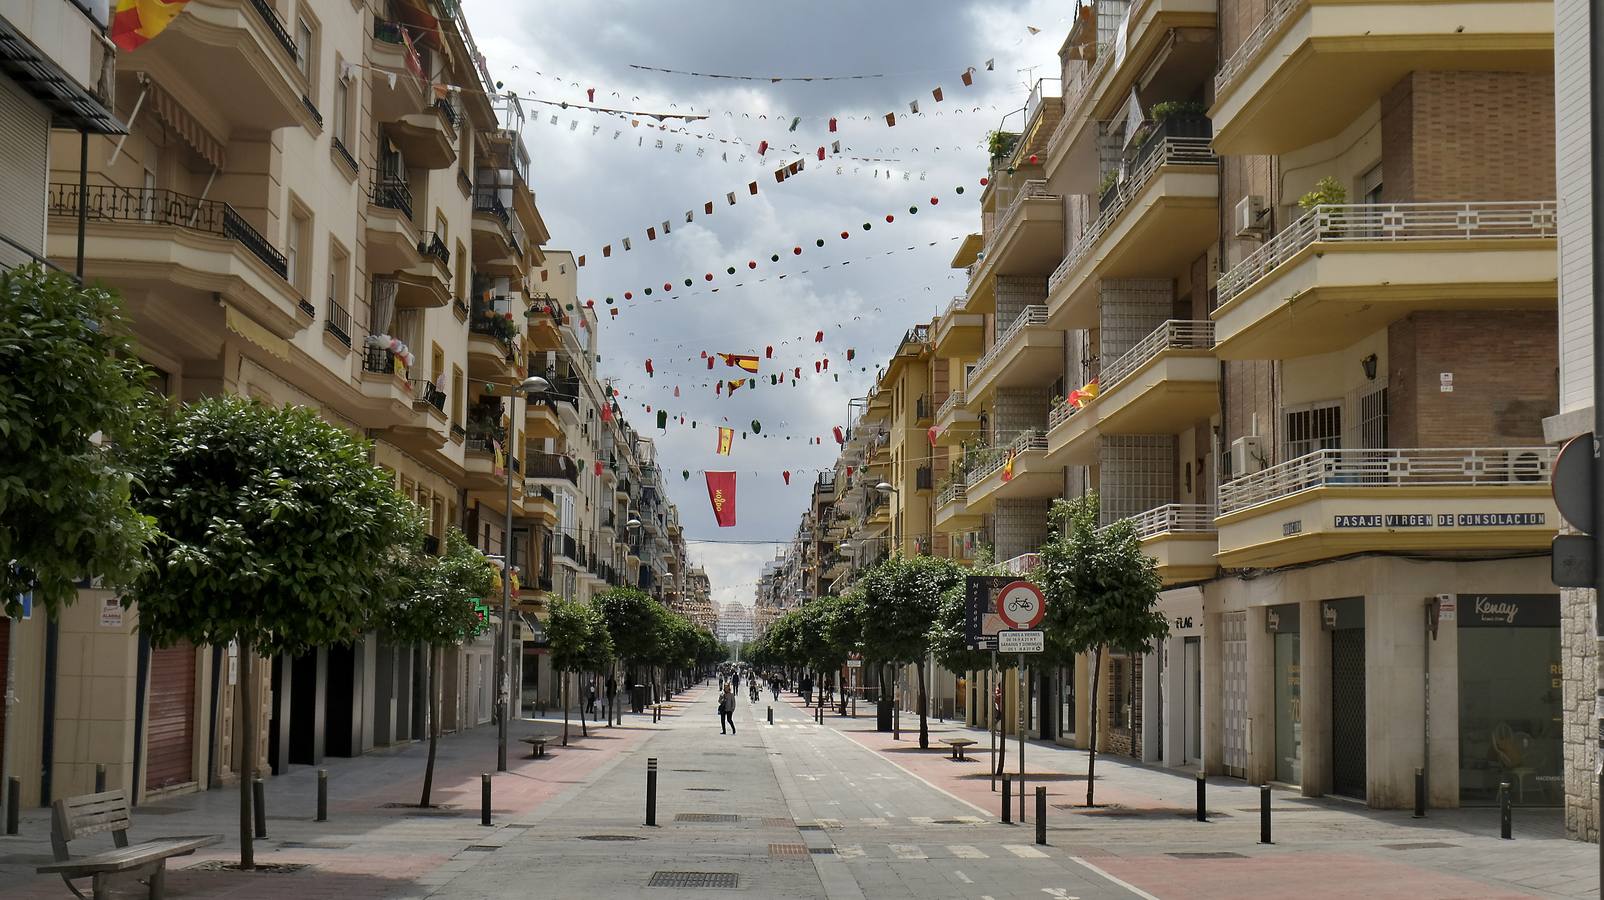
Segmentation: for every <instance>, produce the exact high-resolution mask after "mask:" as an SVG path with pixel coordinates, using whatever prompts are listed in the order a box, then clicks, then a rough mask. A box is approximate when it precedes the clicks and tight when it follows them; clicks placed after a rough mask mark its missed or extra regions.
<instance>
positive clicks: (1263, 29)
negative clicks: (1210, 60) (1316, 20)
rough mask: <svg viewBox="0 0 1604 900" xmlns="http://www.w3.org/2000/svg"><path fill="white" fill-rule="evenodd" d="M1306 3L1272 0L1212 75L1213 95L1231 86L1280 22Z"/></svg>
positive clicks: (1290, 0) (1218, 95) (1256, 57)
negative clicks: (1229, 56) (1229, 55)
mask: <svg viewBox="0 0 1604 900" xmlns="http://www.w3.org/2000/svg"><path fill="white" fill-rule="evenodd" d="M1307 3H1308V0H1274V2H1273V3H1271V4H1270V8H1269V10H1268V11H1266V12H1265V14H1264V18H1262V19H1260V20H1259V24H1257V25H1255V26H1253V30H1252V31H1250V32H1248V36H1247V37H1245V38H1243V39H1242V43H1240V44H1237V45H1236V52H1235V53H1232V54H1231V58H1230V59H1227V60H1226V61H1225V64H1224V65H1222V66H1220V71H1219V72H1217V73H1215V75H1214V96H1216V97H1220V96H1223V95H1224V94H1225V92H1226V89H1227V88H1228V87H1230V86H1231V82H1233V81H1235V80H1236V78H1237V76H1238V75H1241V74H1242V72H1243V71H1244V70H1246V69H1247V68H1248V66H1250V65H1252V64H1253V63H1254V62H1256V61H1258V58H1259V54H1260V53H1261V52H1262V51H1263V50H1264V48H1265V47H1266V46H1267V45H1268V44H1269V42H1270V36H1271V35H1273V34H1275V33H1276V32H1277V31H1279V30H1280V28H1281V23H1282V22H1285V21H1286V20H1287V17H1288V16H1290V15H1291V14H1292V11H1293V10H1295V9H1298V8H1300V7H1302V6H1304V5H1306V4H1307Z"/></svg>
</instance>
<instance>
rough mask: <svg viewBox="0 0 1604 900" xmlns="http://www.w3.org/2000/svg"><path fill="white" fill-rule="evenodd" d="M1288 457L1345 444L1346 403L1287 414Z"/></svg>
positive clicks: (1286, 457)
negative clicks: (1343, 419) (1343, 414)
mask: <svg viewBox="0 0 1604 900" xmlns="http://www.w3.org/2000/svg"><path fill="white" fill-rule="evenodd" d="M1286 423H1287V432H1286V434H1287V446H1286V456H1285V459H1297V458H1298V457H1300V456H1304V455H1306V454H1309V453H1313V452H1314V451H1316V450H1337V449H1340V448H1341V447H1342V404H1340V403H1330V404H1322V405H1319V406H1312V407H1308V408H1305V409H1289V410H1287V413H1286Z"/></svg>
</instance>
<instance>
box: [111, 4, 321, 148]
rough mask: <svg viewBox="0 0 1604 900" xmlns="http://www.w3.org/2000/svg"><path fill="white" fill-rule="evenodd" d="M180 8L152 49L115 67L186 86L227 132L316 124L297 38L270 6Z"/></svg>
mask: <svg viewBox="0 0 1604 900" xmlns="http://www.w3.org/2000/svg"><path fill="white" fill-rule="evenodd" d="M183 10H184V12H183V15H181V16H176V17H175V18H174V19H173V22H172V24H171V25H170V26H168V27H167V28H166V29H164V30H163V31H162V33H161V35H160V37H159V41H158V42H157V43H155V44H154V46H153V48H152V49H151V50H150V51H147V52H144V53H123V54H119V55H118V59H117V66H118V68H119V69H122V70H124V71H127V72H149V73H150V74H151V75H153V76H155V79H156V81H157V82H158V83H159V84H163V85H183V86H184V88H185V91H186V93H185V97H186V99H193V100H196V101H199V103H200V105H202V106H204V108H205V111H206V113H207V115H206V116H205V118H206V119H208V120H210V119H211V118H212V117H213V116H215V117H217V119H219V120H221V121H222V122H224V123H227V125H228V126H229V127H228V128H226V129H223V131H225V132H229V131H232V132H236V133H250V134H258V133H265V132H270V131H272V130H273V129H275V128H284V127H288V126H293V125H303V124H304V125H308V126H310V125H312V124H313V122H314V119H313V115H314V114H313V112H312V111H311V110H309V109H308V108H307V106H306V104H304V103H303V102H302V96H303V95H304V94H305V93H306V92H307V85H306V80H305V78H304V77H303V76H302V75H301V70H300V68H299V66H298V65H297V63H296V47H295V40H294V39H293V38H292V37H290V33H289V31H288V30H287V29H286V28H285V27H284V23H283V22H282V21H280V20H279V17H278V14H277V13H275V12H274V11H273V7H272V6H271V5H270V4H269V3H268V2H267V0H191V2H189V3H188V4H187V5H185V6H184V8H183Z"/></svg>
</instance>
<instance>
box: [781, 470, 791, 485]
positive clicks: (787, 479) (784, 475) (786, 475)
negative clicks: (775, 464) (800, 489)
mask: <svg viewBox="0 0 1604 900" xmlns="http://www.w3.org/2000/svg"><path fill="white" fill-rule="evenodd" d="M780 477H781V478H784V479H785V483H786V484H790V483H791V473H790V472H781V473H780Z"/></svg>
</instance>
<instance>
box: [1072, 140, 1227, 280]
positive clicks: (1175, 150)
mask: <svg viewBox="0 0 1604 900" xmlns="http://www.w3.org/2000/svg"><path fill="white" fill-rule="evenodd" d="M1218 164H1219V158H1218V157H1216V156H1215V155H1214V151H1213V150H1211V149H1209V139H1208V138H1181V137H1177V138H1167V139H1165V141H1164V143H1163V145H1162V146H1161V147H1160V146H1155V147H1153V149H1152V150H1150V151H1148V153H1147V156H1145V157H1142V158H1140V159H1139V161H1138V162H1137V163H1136V166H1135V167H1134V168H1133V169H1132V171H1131V173H1130V174H1129V175H1128V176H1126V178H1125V180H1124V181H1121V182H1120V183H1119V186H1118V188H1117V190H1116V193H1115V195H1114V197H1113V199H1112V201H1111V202H1110V203H1109V204H1108V205H1107V206H1105V207H1103V211H1102V214H1101V215H1099V216H1098V217H1097V219H1096V220H1095V221H1094V222H1092V224H1090V225H1088V226H1087V227H1086V230H1085V231H1083V232H1081V234H1080V237H1079V238H1077V239H1076V241H1075V246H1074V247H1072V248H1071V249H1070V251H1069V254H1068V255H1067V256H1065V257H1064V261H1063V262H1061V263H1059V264H1058V268H1057V269H1055V270H1054V271H1053V277H1052V278H1051V279H1049V280H1048V290H1049V291H1052V290H1055V289H1056V288H1057V287H1058V285H1059V283H1060V282H1062V281H1064V280H1065V279H1066V278H1068V277H1069V274H1070V273H1071V272H1073V271H1075V270H1076V269H1077V268H1078V267H1079V266H1080V264H1081V263H1082V262H1083V261H1084V260H1085V259H1086V256H1087V254H1089V253H1090V252H1091V251H1092V248H1093V247H1096V246H1097V243H1098V242H1099V241H1101V240H1102V239H1103V235H1104V234H1105V233H1107V231H1108V230H1109V228H1110V227H1111V226H1113V224H1114V222H1115V221H1117V220H1118V219H1119V217H1120V216H1122V215H1124V213H1125V210H1126V209H1127V208H1129V207H1130V205H1131V204H1132V203H1133V202H1134V201H1135V200H1136V198H1137V196H1138V195H1140V194H1141V192H1142V191H1143V190H1144V189H1145V188H1146V187H1147V183H1148V182H1149V181H1152V180H1153V176H1154V175H1155V174H1156V173H1157V172H1158V170H1159V169H1160V168H1161V167H1163V166H1214V165H1218Z"/></svg>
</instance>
